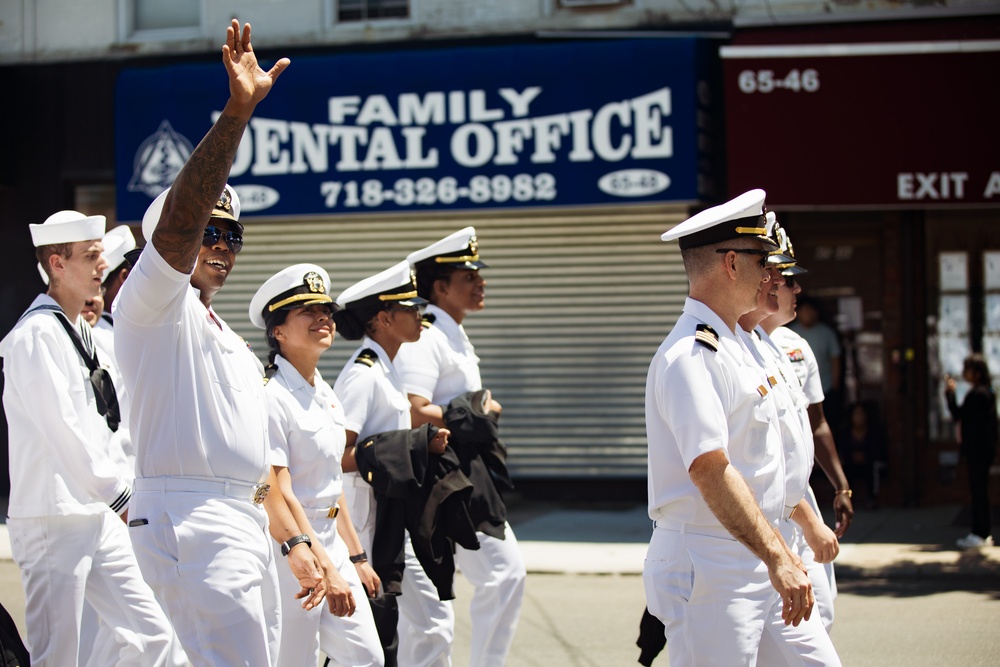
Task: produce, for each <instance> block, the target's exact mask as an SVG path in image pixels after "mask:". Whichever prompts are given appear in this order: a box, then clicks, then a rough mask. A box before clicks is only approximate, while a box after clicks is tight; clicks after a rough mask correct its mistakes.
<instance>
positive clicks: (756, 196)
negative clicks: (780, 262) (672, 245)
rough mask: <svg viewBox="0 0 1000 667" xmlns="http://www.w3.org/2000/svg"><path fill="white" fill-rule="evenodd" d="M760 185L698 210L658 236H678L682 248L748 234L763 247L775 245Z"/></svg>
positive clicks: (695, 246)
mask: <svg viewBox="0 0 1000 667" xmlns="http://www.w3.org/2000/svg"><path fill="white" fill-rule="evenodd" d="M765 196H766V193H765V192H764V191H763V190H761V189H759V188H758V189H756V190H750V191H749V192H744V193H743V194H741V195H740V196H739V197H736V198H735V199H731V200H729V201H727V202H726V203H725V204H719V205H718V206H713V207H712V208H707V209H705V210H704V211H702V212H700V213H697V214H695V215H693V216H691V217H690V218H688V219H687V220H685V221H684V222H682V223H681V224H679V225H677V226H676V227H674V228H673V229H671V230H670V231H668V232H665V233H664V234H663V235H662V236H660V239H661V240H663V241H673V240H674V239H677V240H678V243H679V245H680V247H681V250H687V249H688V248H698V247H700V246H706V245H712V244H714V243H722V242H723V241H732V240H733V239H739V238H749V239H754V240H757V241H760V242H761V243H763V244H764V245H765V247H766V248H769V249H774V248H777V245H778V244H777V243H775V242H774V239H772V238H770V237H769V236H768V234H767V219H766V218H765V213H766V210H765V208H764V197H765Z"/></svg>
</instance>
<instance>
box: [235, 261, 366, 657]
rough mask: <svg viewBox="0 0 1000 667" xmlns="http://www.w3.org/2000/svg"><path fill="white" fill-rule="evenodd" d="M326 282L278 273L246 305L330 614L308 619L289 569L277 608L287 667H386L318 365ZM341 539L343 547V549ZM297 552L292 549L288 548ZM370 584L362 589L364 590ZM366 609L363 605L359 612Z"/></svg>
mask: <svg viewBox="0 0 1000 667" xmlns="http://www.w3.org/2000/svg"><path fill="white" fill-rule="evenodd" d="M329 284H330V278H329V276H328V275H327V272H326V271H325V270H323V269H322V268H321V267H319V266H316V265H315V264H296V265H294V266H290V267H288V268H287V269H284V270H282V271H279V272H278V273H276V274H275V275H274V276H272V277H271V278H270V279H268V280H267V281H266V282H265V283H264V284H263V285H262V286H261V287H260V289H258V290H257V293H256V294H255V295H254V297H253V299H252V300H251V301H250V321H251V322H252V323H253V324H254V326H256V327H258V328H261V329H264V330H265V331H266V332H267V344H268V347H269V348H270V355H269V361H268V366H267V369H266V372H265V378H266V380H265V381H266V383H267V385H266V389H265V393H266V394H267V399H268V434H269V438H270V442H271V466H272V468H273V470H274V476H275V479H276V480H277V488H276V489H273V490H272V493H275V492H278V493H280V494H281V495H282V497H283V498H284V500H285V502H286V504H287V506H288V509H289V510H290V512H291V515H292V520H293V521H294V523H295V524H296V528H297V531H298V533H299V534H300V535H305V536H308V538H309V539H308V540H305V539H302V538H301V537H293V538H292V539H290V540H288V541H287V542H285V545H286V546H285V548H284V549H283V551H287V550H288V549H289V547H288V546H287V545H288V544H289V543H291V542H292V540H295V541H296V542H297V543H298V544H299V545H300V546H297V548H299V549H303V548H306V549H309V548H311V549H312V551H313V552H314V554H315V556H316V558H317V560H318V561H319V564H320V567H321V569H322V572H323V576H324V579H325V589H326V591H327V601H328V604H329V612H328V611H327V610H325V609H323V608H322V606H320V607H315V608H313V609H308V610H307V609H303V608H302V606H301V605H300V604H299V603H298V602H297V601H296V599H295V596H296V593H298V592H299V591H300V589H301V586H300V583H299V580H298V579H297V577H296V576H295V575H294V574H293V573H292V570H291V568H289V567H284V566H279V567H278V584H279V590H280V600H281V617H282V625H281V644H280V646H281V648H280V652H279V655H278V664H279V665H281V666H282V667H296V666H297V667H316V664H317V663H318V661H319V652H320V649H322V651H323V653H324V654H326V655H327V656H328V657H329V658H330V659H331V660H332V661H333V662H334V663H336V664H338V665H343V666H344V667H381V666H382V665H383V662H384V661H383V657H382V646H381V645H380V644H379V638H378V633H377V632H376V630H375V620H374V618H373V617H372V611H371V607H370V606H369V605H368V604H366V603H365V602H364V598H365V597H366V588H367V590H368V591H370V592H371V594H372V595H374V594H376V593H377V592H378V588H379V580H378V577H377V576H376V575H375V572H374V571H373V570H372V569H371V566H369V565H368V562H367V559H366V558H365V557H364V553H363V550H362V547H361V543H360V541H359V540H358V536H357V533H355V531H354V526H353V525H352V524H351V520H350V517H349V516H348V515H347V513H346V511H344V505H343V497H342V490H343V483H342V478H343V475H342V473H341V467H340V460H341V457H342V456H343V453H344V410H343V407H342V406H341V402H340V399H339V398H338V397H337V395H336V394H335V393H334V391H333V389H332V388H331V387H330V385H329V384H327V383H326V381H324V380H323V378H322V376H321V375H320V373H319V371H318V370H317V369H316V365H317V363H318V362H319V358H320V356H321V355H322V354H323V352H325V351H326V350H327V349H329V347H330V345H331V344H332V343H333V337H334V333H335V331H336V328H335V326H334V324H333V321H332V320H331V318H330V315H331V310H332V308H333V303H332V301H333V299H332V298H331V297H330V296H329V294H328V291H329V290H328V287H329ZM338 534H339V535H340V538H339V539H338ZM292 548H296V546H295V545H292ZM363 584H364V585H363ZM358 603H360V604H358Z"/></svg>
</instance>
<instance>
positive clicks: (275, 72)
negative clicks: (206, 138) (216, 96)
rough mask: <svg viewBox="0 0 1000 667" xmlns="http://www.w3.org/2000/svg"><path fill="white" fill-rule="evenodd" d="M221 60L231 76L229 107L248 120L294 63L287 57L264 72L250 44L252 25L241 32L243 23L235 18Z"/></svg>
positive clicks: (227, 105) (228, 29) (244, 27)
mask: <svg viewBox="0 0 1000 667" xmlns="http://www.w3.org/2000/svg"><path fill="white" fill-rule="evenodd" d="M222 61H223V62H224V63H225V65H226V72H227V73H228V74H229V95H230V100H229V103H227V104H226V107H227V108H228V110H229V111H230V112H232V113H234V115H237V116H245V117H249V116H250V114H251V113H253V109H254V107H256V106H257V103H258V102H260V101H261V100H262V99H264V98H265V97H267V94H268V93H269V92H270V91H271V86H272V85H274V82H275V81H276V80H277V79H278V77H279V76H280V75H281V73H282V72H283V71H285V68H286V67H288V65H289V64H291V61H290V60H289V59H288V58H282V59H281V60H279V61H278V62H276V63H275V64H274V67H272V68H271V69H269V70H268V71H266V72H265V71H264V70H263V69H261V67H260V65H259V64H258V62H257V55H256V54H255V53H254V51H253V46H251V44H250V24H249V23H247V24H245V25H244V26H243V29H242V30H240V22H239V21H237V20H236V19H233V22H232V25H230V26H229V28H227V29H226V43H225V44H223V46H222Z"/></svg>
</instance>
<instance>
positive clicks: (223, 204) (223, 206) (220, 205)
mask: <svg viewBox="0 0 1000 667" xmlns="http://www.w3.org/2000/svg"><path fill="white" fill-rule="evenodd" d="M215 208H217V209H219V210H220V211H225V212H226V213H228V214H229V215H232V214H233V198H232V197H231V196H230V194H229V190H227V189H226V188H222V195H221V196H220V197H219V201H217V202H215Z"/></svg>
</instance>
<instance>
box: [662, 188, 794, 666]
mask: <svg viewBox="0 0 1000 667" xmlns="http://www.w3.org/2000/svg"><path fill="white" fill-rule="evenodd" d="M763 206H764V191H763V190H752V191H750V192H747V193H745V194H743V195H741V196H739V197H737V198H735V199H733V200H732V201H730V202H727V203H725V204H722V205H720V206H716V207H714V208H710V209H708V210H705V211H702V212H701V213H698V214H697V215H695V216H693V217H692V218H690V219H688V220H687V221H685V222H683V223H681V224H680V225H678V226H677V227H675V228H674V229H672V230H670V231H669V232H667V233H665V234H663V236H662V239H663V240H664V241H671V240H674V239H678V240H679V243H680V248H681V257H682V259H683V261H684V269H685V272H686V273H687V276H688V280H689V282H690V287H689V292H688V294H689V296H688V299H687V301H686V302H685V304H684V312H683V313H682V315H681V317H680V318H679V319H678V321H677V324H676V325H675V326H674V329H673V330H672V331H671V332H670V335H669V336H668V337H667V338H666V340H665V341H664V342H663V344H662V345H661V346H660V348H659V350H657V353H656V356H655V357H654V358H653V361H652V363H651V364H650V368H649V374H648V376H647V382H646V431H647V436H648V439H649V515H650V518H651V519H653V520H654V522H655V524H654V525H655V529H654V531H653V536H652V538H651V539H650V544H649V551H648V552H647V555H646V561H645V565H644V568H643V583H644V587H645V590H646V603H647V606H648V608H649V611H650V612H651V613H652V614H653V615H654V616H656V617H657V618H659V619H660V620H661V621H662V622H663V623H664V625H665V627H666V636H667V640H668V641H667V648H668V650H669V651H670V664H671V665H674V667H684V666H686V665H754V664H756V659H757V651H758V647H759V645H760V641H761V637H762V636H763V634H764V633H765V632H771V633H774V632H775V631H776V630H777V628H775V627H774V626H773V624H772V623H770V621H771V620H772V618H773V617H772V616H771V612H772V611H773V609H774V608H775V606H776V605H777V606H779V608H780V609H781V615H780V616H779V617H778V618H779V624H780V623H781V622H782V621H783V622H784V623H786V624H787V623H791V624H793V625H798V624H799V623H800V622H801V621H802V620H803V619H808V618H809V616H810V614H811V612H812V606H813V602H814V601H813V595H812V588H811V586H810V584H809V578H808V576H807V574H806V572H805V569H804V568H803V567H802V564H801V561H800V560H799V559H798V558H797V557H796V556H795V555H794V554H792V553H791V551H790V550H789V549H788V547H787V545H786V544H785V542H784V541H783V540H782V539H781V537H780V536H779V534H778V533H777V526H778V522H779V521H780V520H781V517H782V513H783V509H784V500H785V485H784V468H783V452H782V445H781V439H780V431H779V426H778V421H777V412H776V409H775V405H774V400H773V397H772V396H769V394H770V382H769V380H768V378H767V373H766V372H764V371H763V370H762V369H761V368H760V366H759V365H757V363H756V362H755V360H754V358H753V356H752V355H751V354H750V351H749V350H748V348H747V347H746V346H745V345H744V343H743V342H742V341H741V340H740V338H739V337H738V336H737V333H736V327H737V320H738V319H739V318H740V316H741V315H743V314H745V313H747V312H749V311H751V310H753V309H754V308H755V307H756V305H757V299H758V294H759V292H760V290H761V289H762V287H763V286H764V284H765V283H766V282H767V281H768V278H769V276H768V273H767V271H766V269H765V263H766V261H767V256H768V254H769V253H770V252H771V251H772V250H773V249H774V247H775V246H774V244H773V242H772V241H771V240H770V239H769V238H767V236H766V222H765V217H764V215H765V212H764V208H763Z"/></svg>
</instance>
